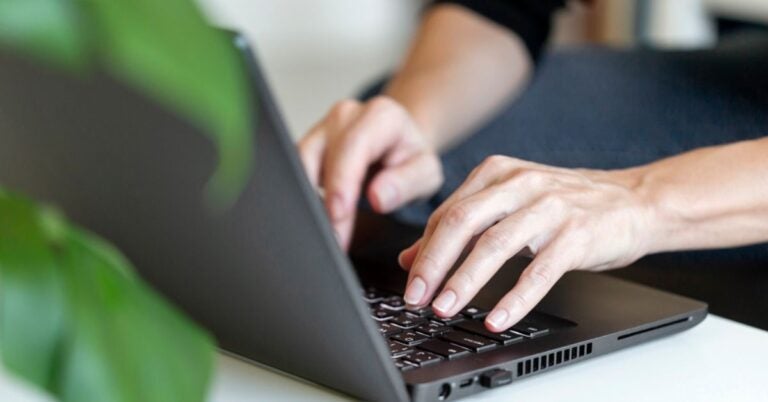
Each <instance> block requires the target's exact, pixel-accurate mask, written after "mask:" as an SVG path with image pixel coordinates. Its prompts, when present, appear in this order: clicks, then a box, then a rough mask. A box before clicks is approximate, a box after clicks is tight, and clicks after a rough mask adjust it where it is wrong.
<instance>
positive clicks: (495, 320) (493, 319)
mask: <svg viewBox="0 0 768 402" xmlns="http://www.w3.org/2000/svg"><path fill="white" fill-rule="evenodd" d="M507 318H509V313H508V312H507V310H504V309H503V308H500V309H497V310H493V312H491V314H490V315H489V316H488V318H486V321H488V323H489V324H491V326H493V327H494V328H501V326H502V325H504V323H505V322H507Z"/></svg>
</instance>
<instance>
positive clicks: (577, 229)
mask: <svg viewBox="0 0 768 402" xmlns="http://www.w3.org/2000/svg"><path fill="white" fill-rule="evenodd" d="M633 172H634V171H633V170H620V171H597V170H585V169H561V168H556V167H551V166H545V165H540V164H536V163H531V162H526V161H521V160H518V159H514V158H510V157H505V156H491V157H489V158H488V159H486V160H485V161H484V162H483V163H482V164H481V165H480V166H478V167H477V168H475V169H474V171H472V173H471V174H470V175H469V177H468V178H467V179H466V181H465V182H464V183H463V184H462V185H461V186H460V187H459V188H458V189H457V190H456V191H455V192H454V193H453V194H452V195H451V196H450V197H449V198H448V199H447V200H446V201H445V202H444V203H443V205H441V206H440V207H439V208H438V209H437V210H436V211H435V212H434V213H433V214H432V216H431V217H430V219H429V222H428V223H427V227H426V229H425V232H424V235H423V236H422V237H421V238H420V239H419V240H417V241H416V242H415V243H414V244H413V245H412V246H410V247H409V248H407V249H405V250H404V251H403V252H402V253H401V254H400V264H401V265H402V266H403V268H405V269H409V270H410V273H409V277H408V285H407V287H406V292H405V300H406V302H407V303H408V304H410V305H415V306H423V305H426V304H427V303H429V301H430V300H432V297H433V295H434V294H435V293H436V291H437V290H438V288H439V286H440V284H441V283H442V281H443V279H444V278H445V276H446V274H447V273H448V271H449V270H450V269H451V268H452V267H453V266H454V264H455V263H456V262H457V260H458V259H459V257H460V255H461V254H462V252H463V251H464V250H465V249H467V250H468V251H469V253H468V255H467V257H466V259H465V260H464V261H463V263H462V264H461V265H460V266H459V267H458V269H457V270H456V272H455V273H454V274H453V276H451V277H450V279H449V280H448V281H447V282H446V284H445V286H444V287H443V289H442V291H441V292H440V295H439V296H438V297H437V298H436V299H435V300H434V302H433V304H432V306H433V309H434V310H435V312H436V313H437V314H438V315H439V316H442V317H450V316H453V315H456V314H458V313H459V312H460V311H461V309H462V308H464V307H465V306H466V304H467V303H469V302H470V301H471V300H472V298H474V296H475V295H476V294H477V293H478V291H479V290H480V289H481V287H482V286H483V285H485V284H486V282H488V280H490V279H491V277H492V276H493V275H494V274H495V273H496V271H498V269H499V268H500V267H501V266H502V265H503V264H504V263H505V262H506V261H507V260H509V259H510V258H512V257H513V256H515V255H516V254H518V253H519V252H520V251H523V250H525V249H527V251H530V252H531V253H532V254H534V255H535V257H534V259H533V261H532V262H531V263H530V265H529V266H528V267H527V268H526V269H525V270H524V271H523V273H522V275H521V276H520V278H519V280H518V282H517V284H516V285H515V286H514V287H513V288H512V290H511V291H509V293H507V294H506V295H505V296H504V297H503V298H502V299H501V300H500V301H499V302H498V304H497V305H496V306H495V307H494V309H493V310H492V311H491V313H490V314H489V315H488V317H487V318H486V327H487V328H488V329H489V330H491V331H495V332H498V331H503V330H506V329H507V328H509V327H510V326H512V325H513V324H515V323H516V322H518V321H519V320H520V319H522V318H523V317H524V316H525V315H526V314H528V313H529V312H530V311H531V310H532V309H533V308H534V307H535V306H536V304H538V302H539V301H540V300H541V299H542V298H543V297H544V296H545V295H546V293H547V292H548V291H549V289H550V288H552V286H553V285H554V284H555V282H556V281H557V280H558V279H559V278H560V277H561V276H562V275H563V274H564V273H565V272H567V271H570V270H577V269H580V270H592V271H597V270H604V269H609V268H615V267H620V266H625V265H628V264H630V263H632V262H634V261H635V260H637V259H638V258H640V257H642V256H643V255H645V254H646V253H647V251H648V244H649V243H650V241H649V239H650V236H651V235H652V234H651V226H652V224H651V221H652V215H653V214H652V212H651V209H650V208H649V207H648V204H647V203H646V202H645V200H644V199H643V198H642V197H641V196H640V195H639V194H638V193H636V192H635V191H634V190H633V188H634V187H635V185H636V184H637V183H635V182H634V181H633V180H634V176H633V174H634V173H633Z"/></svg>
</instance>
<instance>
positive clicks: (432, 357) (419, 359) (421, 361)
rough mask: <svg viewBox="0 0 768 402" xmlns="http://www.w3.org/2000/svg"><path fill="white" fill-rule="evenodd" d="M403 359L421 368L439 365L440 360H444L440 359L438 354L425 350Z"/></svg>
mask: <svg viewBox="0 0 768 402" xmlns="http://www.w3.org/2000/svg"><path fill="white" fill-rule="evenodd" d="M403 359H405V360H407V361H409V362H411V363H414V364H417V365H419V366H426V365H428V364H432V363H437V362H439V361H440V360H443V358H442V357H440V356H438V355H436V354H434V353H432V352H427V351H425V350H419V351H417V352H413V353H411V354H409V355H407V356H405V357H403Z"/></svg>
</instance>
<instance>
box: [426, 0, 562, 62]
mask: <svg viewBox="0 0 768 402" xmlns="http://www.w3.org/2000/svg"><path fill="white" fill-rule="evenodd" d="M441 3H453V4H457V5H460V6H462V7H465V8H467V9H469V10H472V11H474V12H475V13H477V14H479V15H481V16H483V17H485V18H487V19H489V20H491V21H493V22H495V23H496V24H499V25H501V26H503V27H506V28H508V29H509V30H511V31H512V32H514V33H516V34H517V35H518V36H519V37H520V39H521V40H522V41H523V43H525V46H526V48H527V49H528V52H529V53H530V54H531V57H532V58H533V60H538V59H539V56H540V55H541V50H542V48H543V47H544V45H545V43H546V42H547V38H548V37H549V32H550V30H551V28H552V16H553V15H554V14H555V12H556V11H557V10H559V9H561V8H563V7H565V4H566V1H565V0H437V1H435V4H441Z"/></svg>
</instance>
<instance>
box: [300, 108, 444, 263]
mask: <svg viewBox="0 0 768 402" xmlns="http://www.w3.org/2000/svg"><path fill="white" fill-rule="evenodd" d="M299 153H300V154H301V159H302V162H303V163H304V167H305V169H306V171H307V174H308V176H309V179H310V181H311V182H312V184H313V185H314V186H315V187H316V188H322V189H323V190H324V194H325V206H326V209H327V210H328V214H329V216H330V218H331V222H332V224H333V226H334V229H335V230H336V234H337V237H338V240H339V243H340V244H341V246H342V248H344V249H345V250H346V249H347V247H348V246H349V242H350V240H351V236H352V229H353V227H354V219H355V213H356V209H357V203H358V200H359V197H360V194H361V192H362V190H363V189H362V187H363V185H364V181H365V180H366V177H367V174H368V172H369V169H370V168H371V166H373V165H374V164H376V165H377V167H380V169H379V170H378V171H376V172H372V173H373V176H372V179H371V181H370V184H369V186H368V188H367V189H366V196H367V197H368V201H369V202H370V203H371V206H372V207H373V209H374V211H376V212H378V213H388V212H391V211H393V210H395V209H398V208H400V207H401V206H403V205H405V204H406V203H408V202H410V201H413V200H415V199H419V198H423V197H428V196H430V195H432V194H434V193H435V192H436V191H437V190H438V189H439V188H440V186H441V185H442V184H443V173H442V166H441V164H440V158H439V156H438V154H437V151H436V150H435V147H434V146H433V144H432V142H431V141H430V140H429V138H428V136H427V135H426V134H425V133H424V132H423V131H422V130H421V129H420V128H419V127H418V126H417V124H416V123H415V121H414V120H413V118H412V117H411V115H410V114H409V113H408V111H407V110H406V109H405V108H404V107H403V106H401V105H400V104H399V103H397V102H396V101H395V100H393V99H392V98H389V97H385V96H378V97H376V98H373V99H371V100H370V101H367V102H365V103H360V102H357V101H354V100H345V101H341V102H339V103H337V104H336V105H335V106H334V107H333V108H332V109H331V111H330V112H329V113H328V114H327V115H326V116H325V118H323V120H321V121H320V122H319V123H318V124H317V125H315V126H314V127H313V128H312V129H311V130H310V131H309V133H308V134H307V135H306V136H305V137H304V138H302V139H301V141H300V142H299Z"/></svg>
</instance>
